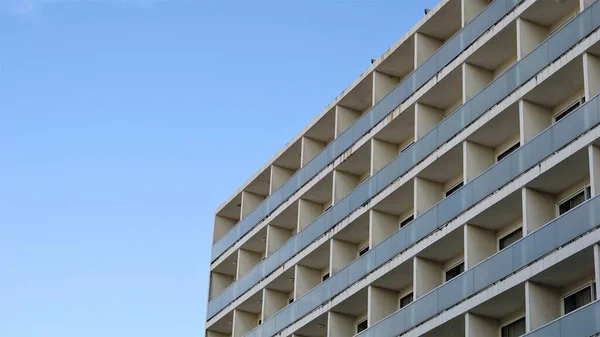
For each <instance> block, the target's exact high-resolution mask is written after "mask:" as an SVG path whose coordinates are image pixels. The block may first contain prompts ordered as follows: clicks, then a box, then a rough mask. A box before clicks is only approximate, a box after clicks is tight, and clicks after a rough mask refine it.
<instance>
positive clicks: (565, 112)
mask: <svg viewBox="0 0 600 337" xmlns="http://www.w3.org/2000/svg"><path fill="white" fill-rule="evenodd" d="M584 102H585V98H582V99H581V100H579V101H577V102H575V103H573V104H572V105H571V106H569V107H568V108H566V109H565V110H563V111H562V112H560V113H559V114H557V115H556V116H554V122H555V123H556V122H558V121H559V120H561V119H563V118H565V117H566V116H567V115H568V114H570V113H571V112H573V111H575V109H577V108H579V106H580V105H581V104H583V103H584Z"/></svg>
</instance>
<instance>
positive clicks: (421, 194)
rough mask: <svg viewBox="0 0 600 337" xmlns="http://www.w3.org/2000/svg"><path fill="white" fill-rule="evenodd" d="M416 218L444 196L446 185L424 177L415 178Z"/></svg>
mask: <svg viewBox="0 0 600 337" xmlns="http://www.w3.org/2000/svg"><path fill="white" fill-rule="evenodd" d="M414 187H415V197H414V198H415V199H414V205H415V218H416V217H418V216H420V215H421V214H423V213H425V212H426V211H427V210H428V209H430V208H431V207H432V206H433V205H435V204H436V203H437V202H438V201H440V200H442V199H443V197H444V186H443V185H442V184H438V183H436V182H433V181H429V180H426V179H423V178H419V177H416V178H415V186H414Z"/></svg>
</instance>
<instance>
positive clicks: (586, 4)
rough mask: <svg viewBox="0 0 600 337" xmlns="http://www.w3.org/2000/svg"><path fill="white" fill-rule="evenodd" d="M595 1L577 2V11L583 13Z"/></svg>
mask: <svg viewBox="0 0 600 337" xmlns="http://www.w3.org/2000/svg"><path fill="white" fill-rule="evenodd" d="M594 1H596V0H579V11H580V12H583V10H584V9H586V8H588V7H589V6H590V5H591V4H593V3H594Z"/></svg>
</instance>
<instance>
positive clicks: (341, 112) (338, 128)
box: [335, 105, 361, 138]
mask: <svg viewBox="0 0 600 337" xmlns="http://www.w3.org/2000/svg"><path fill="white" fill-rule="evenodd" d="M360 115H361V113H360V111H356V110H353V109H350V108H346V107H343V106H340V105H336V106H335V137H336V138H337V137H338V136H339V135H341V134H342V133H343V132H344V131H346V129H347V128H348V127H349V126H350V125H351V124H352V123H354V121H355V120H357V119H358V118H359V117H360Z"/></svg>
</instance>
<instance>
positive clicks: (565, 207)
mask: <svg viewBox="0 0 600 337" xmlns="http://www.w3.org/2000/svg"><path fill="white" fill-rule="evenodd" d="M585 199H586V196H585V191H581V192H579V193H577V194H575V195H574V196H572V197H571V198H569V199H567V200H565V201H563V202H561V203H560V204H559V205H558V215H563V214H564V213H566V212H568V211H570V210H572V209H573V208H575V207H577V205H579V204H581V203H582V202H584V201H585Z"/></svg>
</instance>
